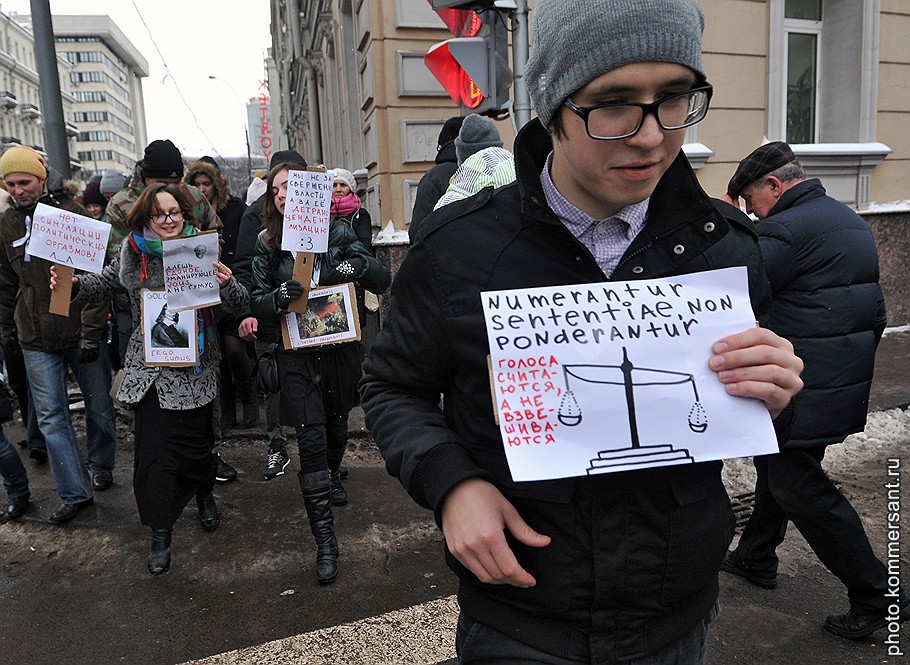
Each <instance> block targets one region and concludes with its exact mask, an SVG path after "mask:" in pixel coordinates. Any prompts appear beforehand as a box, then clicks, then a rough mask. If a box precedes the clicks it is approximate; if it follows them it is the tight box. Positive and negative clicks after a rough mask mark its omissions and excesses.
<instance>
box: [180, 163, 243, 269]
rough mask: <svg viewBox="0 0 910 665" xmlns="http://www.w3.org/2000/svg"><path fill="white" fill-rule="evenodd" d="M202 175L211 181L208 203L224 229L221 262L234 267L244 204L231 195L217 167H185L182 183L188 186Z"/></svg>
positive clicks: (194, 164) (193, 164)
mask: <svg viewBox="0 0 910 665" xmlns="http://www.w3.org/2000/svg"><path fill="white" fill-rule="evenodd" d="M200 173H201V174H204V175H207V176H208V177H209V180H211V181H212V185H214V188H215V196H214V198H213V199H212V200H211V201H210V203H211V204H212V207H213V208H214V209H215V212H216V213H218V218H219V219H220V220H221V224H222V226H223V227H224V229H223V230H222V233H221V239H222V241H223V242H224V244H223V246H222V248H221V262H222V263H223V264H224V265H226V266H227V267H228V268H233V267H234V252H235V250H236V249H237V234H238V232H239V231H240V220H241V219H242V218H243V213H244V212H246V204H245V203H244V202H243V201H241V200H240V198H238V197H236V196H232V195H231V188H230V186H229V185H228V183H227V180H225V179H224V176H223V175H222V174H221V171H219V170H218V168H217V167H215V166H212V165H211V164H209V163H208V162H203V161H198V162H193V163H192V164H190V165H189V166H187V167H186V172H185V174H184V176H183V182H185V183H186V184H188V185H189V184H190V183H192V182H194V181H195V178H196V176H197V175H199V174H200Z"/></svg>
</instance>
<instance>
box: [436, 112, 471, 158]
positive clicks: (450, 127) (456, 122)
mask: <svg viewBox="0 0 910 665" xmlns="http://www.w3.org/2000/svg"><path fill="white" fill-rule="evenodd" d="M462 123H464V116H461V115H458V116H455V117H453V118H449V119H448V120H446V121H445V124H444V125H443V126H442V129H440V130H439V138H438V139H436V143H437V145H436V149H437V150H442V147H443V146H444V145H445V144H446V143H451V142H452V141H454V140H455V139H457V138H458V132H460V131H461V125H462Z"/></svg>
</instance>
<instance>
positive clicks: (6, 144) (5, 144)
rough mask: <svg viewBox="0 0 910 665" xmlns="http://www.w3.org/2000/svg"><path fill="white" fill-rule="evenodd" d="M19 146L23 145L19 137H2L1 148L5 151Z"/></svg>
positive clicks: (0, 140)
mask: <svg viewBox="0 0 910 665" xmlns="http://www.w3.org/2000/svg"><path fill="white" fill-rule="evenodd" d="M17 145H22V141H20V140H19V137H18V136H0V147H2V148H3V149H4V150H8V149H9V148H12V147H14V146H17Z"/></svg>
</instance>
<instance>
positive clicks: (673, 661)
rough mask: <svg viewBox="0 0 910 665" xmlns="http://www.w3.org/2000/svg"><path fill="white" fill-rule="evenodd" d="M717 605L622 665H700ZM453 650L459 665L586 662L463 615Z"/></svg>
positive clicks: (550, 664)
mask: <svg viewBox="0 0 910 665" xmlns="http://www.w3.org/2000/svg"><path fill="white" fill-rule="evenodd" d="M719 612H720V605H719V604H718V603H717V602H715V603H714V607H712V608H711V610H710V611H709V612H708V615H707V616H706V617H705V618H704V620H703V621H702V622H701V623H700V624H698V625H697V626H695V628H693V629H692V630H691V631H689V633H687V634H686V635H683V637H682V638H681V639H679V640H677V641H676V642H674V643H673V644H669V645H667V646H665V647H664V648H663V649H660V650H659V651H655V652H654V653H649V654H648V655H647V656H641V657H639V658H632V659H629V660H624V661H623V663H624V665H702V663H704V662H705V645H706V643H707V640H708V626H709V625H710V624H711V623H712V622H713V621H714V619H716V618H717V615H718V613H719ZM455 650H456V652H457V653H458V662H459V663H461V664H462V665H467V664H468V663H473V664H474V665H485V664H488V665H523V664H533V663H537V664H538V665H578V664H579V663H587V662H588V661H587V660H569V659H566V658H560V657H558V656H552V655H550V654H548V653H545V652H543V651H539V650H538V649H535V648H534V647H532V646H528V645H527V644H524V643H523V642H519V641H517V640H514V639H512V638H511V637H509V636H508V635H505V634H503V633H500V632H499V631H498V630H493V629H492V628H490V627H489V626H485V625H484V624H482V623H479V622H477V621H474V620H473V619H472V618H471V617H469V616H467V615H466V614H465V613H464V612H460V613H459V615H458V627H457V629H456V631H455Z"/></svg>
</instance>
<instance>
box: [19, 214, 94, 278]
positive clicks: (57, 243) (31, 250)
mask: <svg viewBox="0 0 910 665" xmlns="http://www.w3.org/2000/svg"><path fill="white" fill-rule="evenodd" d="M110 233H111V225H110V224H108V223H107V222H99V221H98V220H97V219H92V218H91V217H86V216H84V215H78V214H76V213H74V212H69V211H68V210H61V209H60V208H54V207H52V206H49V205H47V204H45V203H39V204H38V205H37V206H36V207H35V213H34V215H32V228H31V236H30V238H29V241H28V245H27V246H26V250H25V251H26V253H27V254H29V255H30V256H36V257H38V258H41V259H47V260H48V261H52V262H54V263H56V264H59V265H63V266H70V267H72V268H75V269H77V270H84V271H86V272H94V273H100V272H101V269H102V268H104V257H105V254H106V252H107V242H108V238H109V237H110Z"/></svg>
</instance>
